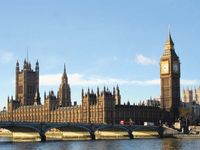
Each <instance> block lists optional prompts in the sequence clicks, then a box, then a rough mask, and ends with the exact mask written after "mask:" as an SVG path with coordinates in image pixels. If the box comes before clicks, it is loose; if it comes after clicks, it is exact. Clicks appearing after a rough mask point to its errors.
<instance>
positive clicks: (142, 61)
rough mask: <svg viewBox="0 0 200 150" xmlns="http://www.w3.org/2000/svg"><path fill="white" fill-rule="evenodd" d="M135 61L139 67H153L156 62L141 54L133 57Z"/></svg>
mask: <svg viewBox="0 0 200 150" xmlns="http://www.w3.org/2000/svg"><path fill="white" fill-rule="evenodd" d="M135 61H136V62H137V63H138V64H141V65H155V64H157V61H156V60H154V59H151V58H148V57H146V56H144V55H142V54H139V55H137V56H136V57H135Z"/></svg>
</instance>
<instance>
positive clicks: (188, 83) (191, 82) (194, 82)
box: [181, 80, 200, 85]
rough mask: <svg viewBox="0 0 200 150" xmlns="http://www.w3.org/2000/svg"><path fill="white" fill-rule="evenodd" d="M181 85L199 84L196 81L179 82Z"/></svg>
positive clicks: (199, 82)
mask: <svg viewBox="0 0 200 150" xmlns="http://www.w3.org/2000/svg"><path fill="white" fill-rule="evenodd" d="M181 84H182V85H197V84H200V81H198V80H181Z"/></svg>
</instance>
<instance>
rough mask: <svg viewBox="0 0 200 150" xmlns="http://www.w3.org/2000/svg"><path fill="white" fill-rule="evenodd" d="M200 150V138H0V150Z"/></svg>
mask: <svg viewBox="0 0 200 150" xmlns="http://www.w3.org/2000/svg"><path fill="white" fill-rule="evenodd" d="M43 149H44V150H182V149H183V150H200V139H170V138H169V139H133V140H96V141H90V140H89V141H47V142H45V143H41V142H29V143H26V142H24V143H23V142H22V143H12V142H9V141H7V140H6V139H5V138H4V139H3V138H1V139H0V150H43Z"/></svg>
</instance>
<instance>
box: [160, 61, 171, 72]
mask: <svg viewBox="0 0 200 150" xmlns="http://www.w3.org/2000/svg"><path fill="white" fill-rule="evenodd" d="M168 73H169V62H168V61H162V62H161V74H168Z"/></svg>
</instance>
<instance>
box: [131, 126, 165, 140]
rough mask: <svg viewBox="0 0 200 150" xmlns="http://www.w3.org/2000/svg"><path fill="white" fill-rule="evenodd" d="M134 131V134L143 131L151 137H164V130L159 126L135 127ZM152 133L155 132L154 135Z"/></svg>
mask: <svg viewBox="0 0 200 150" xmlns="http://www.w3.org/2000/svg"><path fill="white" fill-rule="evenodd" d="M132 131H133V134H135V133H134V132H137V131H141V132H142V131H144V132H145V134H147V135H148V134H150V135H151V136H159V137H162V135H161V134H162V129H161V128H160V127H158V126H135V127H133V129H132ZM150 132H153V133H150ZM154 132H155V133H154ZM156 133H157V134H156Z"/></svg>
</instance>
